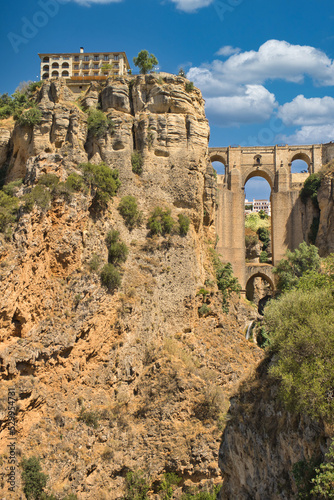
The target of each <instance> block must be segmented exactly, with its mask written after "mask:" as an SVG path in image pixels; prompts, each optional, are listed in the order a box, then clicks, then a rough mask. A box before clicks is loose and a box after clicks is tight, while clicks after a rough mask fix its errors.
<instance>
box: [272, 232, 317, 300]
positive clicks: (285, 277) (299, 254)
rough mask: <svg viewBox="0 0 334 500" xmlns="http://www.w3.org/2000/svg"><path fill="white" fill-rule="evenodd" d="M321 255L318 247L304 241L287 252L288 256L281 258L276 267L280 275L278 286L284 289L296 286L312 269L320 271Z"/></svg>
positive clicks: (277, 273)
mask: <svg viewBox="0 0 334 500" xmlns="http://www.w3.org/2000/svg"><path fill="white" fill-rule="evenodd" d="M319 269H320V257H319V254H318V249H317V247H315V246H313V245H307V244H306V243H305V241H303V242H302V243H301V244H300V245H299V247H298V248H296V250H294V251H293V252H291V251H290V250H288V251H287V253H286V258H285V259H282V260H280V262H279V263H278V265H277V266H276V267H275V268H274V270H273V271H274V273H275V274H276V275H277V277H278V281H277V288H278V289H279V290H282V291H286V290H291V289H292V288H294V287H296V286H297V284H298V281H299V279H300V278H301V277H302V276H303V274H305V273H307V272H310V271H319Z"/></svg>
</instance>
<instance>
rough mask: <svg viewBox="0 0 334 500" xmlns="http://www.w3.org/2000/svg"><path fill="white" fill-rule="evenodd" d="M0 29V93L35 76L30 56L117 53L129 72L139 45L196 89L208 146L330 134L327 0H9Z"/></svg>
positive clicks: (331, 41)
mask: <svg viewBox="0 0 334 500" xmlns="http://www.w3.org/2000/svg"><path fill="white" fill-rule="evenodd" d="M0 28H1V30H0V33H1V37H0V49H1V54H2V72H1V78H0V93H4V92H8V93H9V94H11V93H13V92H14V90H15V88H16V87H17V86H18V85H19V83H20V82H22V81H27V80H33V81H36V80H38V79H39V57H38V53H39V52H41V53H43V52H78V51H79V47H80V46H83V47H84V48H85V51H86V52H100V51H101V52H103V51H110V52H113V51H114V52H116V51H125V52H126V54H127V56H128V59H129V62H130V64H131V66H132V68H133V69H134V70H136V68H134V66H133V63H132V60H133V57H135V56H136V55H137V54H138V52H139V51H140V50H142V49H146V50H148V51H149V52H150V53H153V54H154V55H155V56H156V57H157V59H158V61H159V65H158V67H159V70H160V71H166V72H169V73H178V71H179V69H180V68H181V67H182V68H183V69H184V70H185V71H186V73H187V76H188V78H189V79H190V80H192V81H193V82H194V84H195V85H196V86H197V87H199V88H200V89H201V91H202V93H203V96H204V98H205V101H206V115H207V118H208V120H209V124H210V128H211V136H210V146H215V147H217V146H222V147H224V146H229V145H241V146H256V145H265V146H269V145H274V144H282V143H284V144H317V143H325V142H329V141H332V140H334V96H333V89H334V4H333V0H307V1H305V0H303V1H300V0H294V1H291V0H280V1H276V0H271V1H268V0H140V1H139V0H29V1H27V0H13V1H12V2H4V3H3V4H2V7H1V18H0ZM300 168H304V166H302V165H301V166H300ZM221 172H222V170H221ZM219 173H220V172H219ZM249 182H250V183H252V187H249V185H248V184H247V185H246V196H247V198H249V199H251V198H252V197H256V198H259V197H260V198H267V197H268V196H269V192H270V189H268V186H267V188H266V189H265V190H264V191H263V188H262V187H261V186H263V184H264V183H265V181H263V180H262V181H261V180H259V179H258V178H253V180H251V181H249ZM253 185H254V187H253Z"/></svg>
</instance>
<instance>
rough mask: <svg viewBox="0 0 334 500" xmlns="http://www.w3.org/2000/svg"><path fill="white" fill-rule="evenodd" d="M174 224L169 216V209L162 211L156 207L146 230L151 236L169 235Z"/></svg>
mask: <svg viewBox="0 0 334 500" xmlns="http://www.w3.org/2000/svg"><path fill="white" fill-rule="evenodd" d="M174 224H175V221H174V219H173V218H172V216H171V210H170V209H169V208H166V209H165V210H164V209H162V208H161V207H156V208H155V209H154V210H153V213H152V215H151V216H150V217H149V219H148V222H147V228H148V229H149V230H150V233H151V234H152V235H154V234H162V235H165V234H169V233H171V231H172V229H173V226H174Z"/></svg>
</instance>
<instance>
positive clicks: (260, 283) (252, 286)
mask: <svg viewBox="0 0 334 500" xmlns="http://www.w3.org/2000/svg"><path fill="white" fill-rule="evenodd" d="M273 292H274V283H273V282H272V280H271V279H270V278H269V276H267V275H266V274H264V273H260V272H259V273H256V274H254V275H253V276H251V277H250V278H249V280H248V281H247V284H246V297H247V299H248V300H250V301H251V302H254V303H255V304H257V305H259V304H260V302H261V304H262V305H263V302H264V300H263V299H264V298H266V297H268V298H267V300H266V301H268V300H269V298H270V297H272V295H273ZM259 312H260V311H259Z"/></svg>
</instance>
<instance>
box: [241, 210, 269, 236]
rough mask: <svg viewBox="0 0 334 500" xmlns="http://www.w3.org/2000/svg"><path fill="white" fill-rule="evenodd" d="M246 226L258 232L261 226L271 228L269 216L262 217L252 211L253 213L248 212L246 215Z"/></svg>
mask: <svg viewBox="0 0 334 500" xmlns="http://www.w3.org/2000/svg"><path fill="white" fill-rule="evenodd" d="M245 227H247V228H249V229H251V230H252V231H255V232H256V231H257V230H258V229H259V227H266V228H270V220H269V218H268V219H261V217H260V216H259V214H258V213H256V212H252V213H251V214H247V215H246V217H245Z"/></svg>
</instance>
